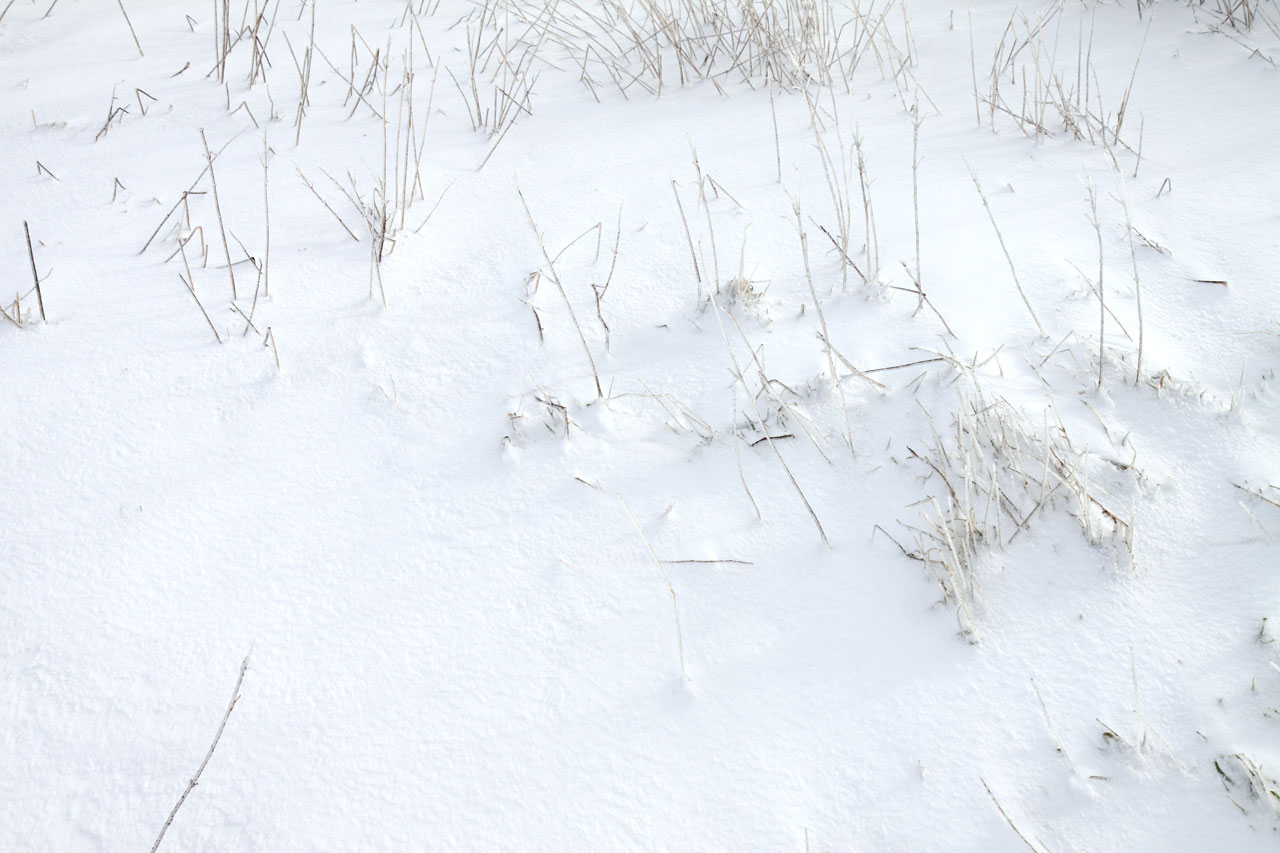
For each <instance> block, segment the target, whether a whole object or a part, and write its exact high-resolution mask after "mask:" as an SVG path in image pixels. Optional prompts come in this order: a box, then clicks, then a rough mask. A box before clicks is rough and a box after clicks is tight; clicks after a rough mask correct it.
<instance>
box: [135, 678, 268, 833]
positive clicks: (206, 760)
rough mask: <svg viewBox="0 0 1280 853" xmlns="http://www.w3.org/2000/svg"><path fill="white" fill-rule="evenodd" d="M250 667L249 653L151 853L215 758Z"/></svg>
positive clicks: (161, 828)
mask: <svg viewBox="0 0 1280 853" xmlns="http://www.w3.org/2000/svg"><path fill="white" fill-rule="evenodd" d="M248 668H249V655H245V656H244V661H243V662H242V663H241V664H240V677H239V678H237V679H236V688H235V690H233V691H231V702H230V703H229V704H228V705H227V712H226V713H225V714H223V715H222V723H221V724H220V725H219V726H218V732H217V734H215V735H214V736H213V743H211V744H209V751H208V752H207V753H205V756H204V761H201V762H200V766H199V767H198V768H197V769H196V773H195V775H194V776H192V777H191V781H190V782H188V783H187V789H186V790H185V791H183V792H182V796H181V797H179V798H178V802H177V803H175V804H174V806H173V811H171V812H169V817H168V819H167V820H165V822H164V826H162V827H160V834H159V835H158V836H156V843H155V844H152V845H151V853H156V850H158V849H159V848H160V842H161V841H163V840H164V834H165V833H166V832H168V830H169V824H171V823H173V818H174V816H175V815H176V814H177V813H178V809H180V808H182V804H183V803H184V802H186V801H187V795H188V794H190V793H191V792H192V791H193V790H194V789H195V787H196V784H197V783H198V782H199V781H200V774H201V773H203V772H204V768H205V767H207V766H208V765H209V759H210V758H213V751H214V750H215V749H217V748H218V741H219V740H221V739H222V730H223V729H225V728H226V727H227V720H228V719H230V718H231V712H232V710H233V709H234V708H235V707H236V702H238V701H239V700H240V685H241V684H243V683H244V673H245V670H247V669H248Z"/></svg>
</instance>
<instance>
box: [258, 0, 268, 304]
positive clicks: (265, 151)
mask: <svg viewBox="0 0 1280 853" xmlns="http://www.w3.org/2000/svg"><path fill="white" fill-rule="evenodd" d="M263 8H264V10H265V8H266V7H265V6H264V7H263ZM270 164H271V149H270V148H269V147H268V146H267V132H266V131H265V130H264V131H263V132H262V216H263V218H264V219H265V220H266V228H267V245H266V249H264V250H263V256H262V294H263V295H264V296H270V295H271V196H270V194H269V193H268V192H267V178H268V174H267V173H268V171H269V169H270ZM254 294H255V295H254V304H255V305H256V304H257V301H258V300H257V291H256V290H255V291H254Z"/></svg>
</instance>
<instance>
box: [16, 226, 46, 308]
mask: <svg viewBox="0 0 1280 853" xmlns="http://www.w3.org/2000/svg"><path fill="white" fill-rule="evenodd" d="M22 230H23V232H24V233H25V234H26V235H27V257H28V258H30V259H31V277H32V278H33V279H35V282H36V301H37V302H39V303H40V320H41V322H44V323H48V322H49V318H48V317H46V316H45V314H44V293H43V292H41V290H40V273H38V272H36V253H35V250H34V249H32V248H31V229H30V228H29V227H28V226H27V220H25V219H24V220H22ZM18 318H19V319H21V318H22V314H21V312H19V314H18Z"/></svg>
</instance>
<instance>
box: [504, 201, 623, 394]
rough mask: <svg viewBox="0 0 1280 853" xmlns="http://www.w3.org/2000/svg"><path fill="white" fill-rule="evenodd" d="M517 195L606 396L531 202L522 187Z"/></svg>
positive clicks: (598, 385) (593, 359)
mask: <svg viewBox="0 0 1280 853" xmlns="http://www.w3.org/2000/svg"><path fill="white" fill-rule="evenodd" d="M516 195H518V196H519V197H520V205H521V206H522V207H523V208H524V215H525V216H526V217H527V218H528V220H529V228H531V229H532V230H533V236H534V238H535V239H536V240H537V241H538V248H539V249H540V250H541V251H542V259H543V260H544V261H546V262H547V274H548V275H549V276H550V277H551V281H552V282H554V283H555V286H556V290H558V291H560V298H561V299H563V300H564V307H565V308H566V309H568V311H569V319H570V320H571V321H573V328H574V331H576V332H577V333H578V340H579V341H581V342H582V351H583V352H585V353H586V354H587V362H588V363H589V364H590V365H591V376H592V378H593V379H595V381H596V396H597V397H603V396H604V388H603V387H602V386H601V385H600V373H599V371H597V370H596V360H595V358H594V357H593V356H592V355H591V347H589V346H587V338H586V335H584V334H582V326H580V325H579V324H578V315H577V314H575V313H574V311H573V304H572V303H571V302H569V294H567V293H565V290H564V284H563V283H561V281H560V276H559V275H558V274H557V273H556V266H555V263H554V262H553V261H552V260H551V256H550V255H548V254H547V246H546V244H545V243H544V242H543V241H542V235H541V234H539V233H538V226H537V225H536V224H535V223H534V221H533V213H531V212H530V210H529V204H528V203H527V202H526V201H525V200H524V193H522V192H520V187H518V186H517V187H516Z"/></svg>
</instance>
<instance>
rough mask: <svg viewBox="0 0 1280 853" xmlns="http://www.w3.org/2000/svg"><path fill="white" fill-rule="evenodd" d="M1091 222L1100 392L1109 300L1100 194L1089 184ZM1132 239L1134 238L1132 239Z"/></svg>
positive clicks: (1091, 183)
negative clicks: (1104, 280) (1094, 244)
mask: <svg viewBox="0 0 1280 853" xmlns="http://www.w3.org/2000/svg"><path fill="white" fill-rule="evenodd" d="M1089 222H1090V223H1091V224H1092V225H1093V231H1094V233H1095V234H1097V235H1098V306H1099V307H1098V390H1102V355H1103V343H1104V339H1105V336H1106V332H1107V298H1106V291H1104V290H1103V289H1102V271H1103V264H1102V260H1103V258H1102V224H1101V222H1100V221H1099V219H1098V192H1097V190H1096V189H1095V188H1094V186H1093V182H1092V181H1090V182H1089ZM1131 239H1132V238H1131Z"/></svg>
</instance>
